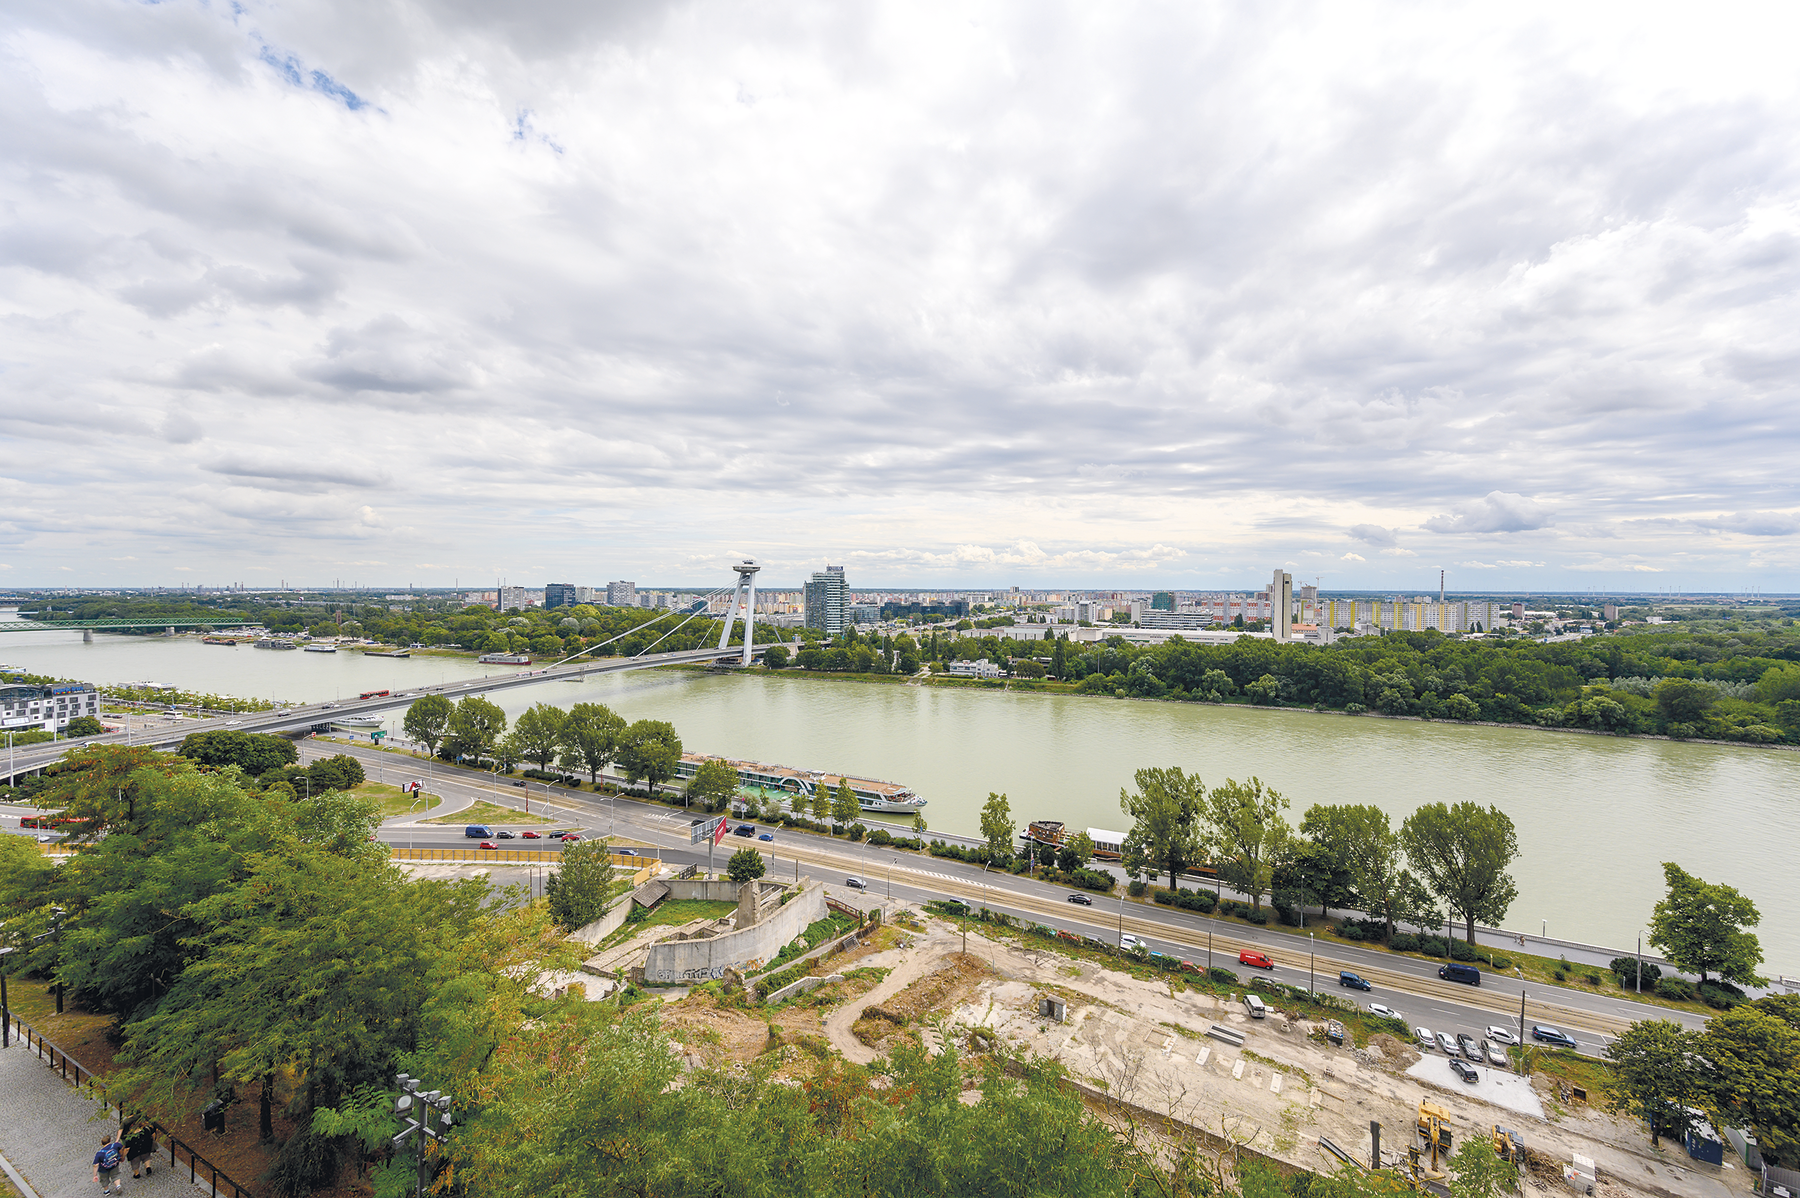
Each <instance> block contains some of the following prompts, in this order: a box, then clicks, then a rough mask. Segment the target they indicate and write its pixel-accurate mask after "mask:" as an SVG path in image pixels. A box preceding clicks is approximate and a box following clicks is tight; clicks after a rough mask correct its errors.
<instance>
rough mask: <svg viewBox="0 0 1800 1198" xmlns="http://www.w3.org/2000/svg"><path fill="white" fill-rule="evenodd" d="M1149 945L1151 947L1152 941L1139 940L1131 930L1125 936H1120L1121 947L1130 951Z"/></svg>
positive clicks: (1146, 947) (1145, 947)
mask: <svg viewBox="0 0 1800 1198" xmlns="http://www.w3.org/2000/svg"><path fill="white" fill-rule="evenodd" d="M1149 947H1150V943H1149V942H1148V941H1146V940H1139V939H1138V938H1137V937H1136V936H1133V935H1132V934H1131V933H1130V932H1127V933H1125V934H1124V935H1123V936H1121V937H1119V948H1120V949H1121V950H1123V951H1125V952H1130V951H1131V950H1132V949H1134V948H1142V949H1148V948H1149Z"/></svg>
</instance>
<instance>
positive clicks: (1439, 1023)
mask: <svg viewBox="0 0 1800 1198" xmlns="http://www.w3.org/2000/svg"><path fill="white" fill-rule="evenodd" d="M301 751H302V753H303V755H304V756H306V757H312V756H315V755H321V756H322V755H329V754H332V753H341V752H346V751H347V752H350V753H352V754H353V755H354V756H356V757H357V758H359V759H360V760H361V761H362V762H363V763H364V768H365V769H367V770H368V771H369V773H370V774H371V776H374V775H375V773H376V772H377V770H380V771H382V772H383V774H384V775H385V774H386V773H393V774H394V775H395V777H396V778H399V777H401V776H402V775H404V776H406V777H420V776H424V777H425V778H426V779H427V781H426V789H427V790H428V791H431V792H433V793H436V794H439V795H441V796H443V798H444V799H445V800H446V802H447V804H452V805H453V807H452V810H453V811H454V807H455V806H461V805H463V803H462V801H463V800H469V801H485V802H489V803H497V804H499V805H501V806H508V807H513V808H515V809H517V808H519V807H521V806H523V805H524V804H525V803H526V802H529V803H530V807H531V811H532V812H533V814H534V815H539V814H541V813H544V812H551V813H553V814H552V815H551V818H552V819H555V820H560V821H562V822H564V823H567V824H569V825H572V826H573V827H575V828H576V829H577V830H579V831H581V832H583V833H585V834H587V835H590V836H607V835H617V836H619V837H621V838H628V839H630V840H634V841H637V842H640V843H643V844H646V845H651V846H654V847H655V850H656V852H657V854H658V855H659V856H661V857H662V858H663V859H664V860H667V861H671V862H674V863H676V864H679V865H685V864H688V863H690V862H696V863H699V864H700V865H701V866H703V867H704V866H705V865H706V862H707V846H705V845H692V844H690V843H689V839H688V819H689V816H688V814H687V812H685V811H683V810H681V809H680V808H671V807H666V806H663V805H662V804H658V803H646V802H642V801H637V800H631V799H598V798H596V797H594V796H593V795H591V794H587V793H583V792H580V791H570V790H566V789H564V788H562V787H559V786H546V785H544V784H542V783H538V782H532V783H530V784H529V786H528V787H527V788H519V787H515V786H506V785H497V784H496V783H495V781H494V780H493V778H492V776H491V775H483V774H480V773H476V772H474V771H470V770H462V769H454V768H447V767H444V766H442V765H441V764H437V763H428V762H426V761H425V760H424V759H420V758H414V757H410V756H407V755H404V754H399V753H396V752H394V751H391V750H378V749H374V748H372V747H365V746H361V745H357V746H352V747H349V748H348V749H346V747H345V746H343V745H339V744H335V743H331V742H302V747H301ZM389 780H390V781H392V780H393V779H389ZM734 822H741V821H734ZM537 823H538V821H537V820H535V819H533V818H531V817H528V816H526V815H525V814H524V813H523V812H521V813H520V818H519V822H518V823H517V824H516V825H512V826H514V827H517V828H526V827H531V826H534V825H536V824H537ZM495 826H497V827H505V826H508V825H495ZM756 827H757V831H758V832H762V831H770V832H772V834H773V835H774V836H775V840H774V841H773V842H767V841H758V840H751V839H747V838H740V837H737V836H735V835H730V836H727V837H726V838H725V840H724V841H723V842H722V843H720V844H719V846H718V848H717V849H716V850H714V853H713V864H714V866H715V868H721V869H722V868H723V867H724V863H725V861H726V859H727V858H729V857H730V855H731V854H732V853H734V852H736V851H737V850H738V849H741V848H744V847H746V846H748V847H753V848H755V849H757V850H758V851H760V852H761V853H762V854H763V855H764V857H765V858H766V859H767V860H768V869H769V873H768V876H770V877H794V876H796V874H797V873H806V874H809V875H810V876H812V877H815V878H819V879H821V880H823V881H825V882H826V883H827V884H829V885H832V886H833V888H834V889H835V890H838V891H839V892H840V893H842V892H844V891H845V889H846V888H845V887H843V886H842V883H843V880H844V879H845V878H847V877H851V876H855V877H859V878H862V879H864V880H866V881H867V883H868V887H869V888H868V892H867V893H868V894H870V895H872V896H875V897H888V896H890V895H891V896H892V897H894V898H903V899H906V900H908V901H912V902H925V901H928V900H930V899H942V898H956V899H961V900H963V901H965V902H968V903H971V904H973V905H977V906H979V905H984V904H985V905H986V906H988V907H990V908H992V909H994V910H998V911H1005V912H1007V913H1008V914H1010V915H1013V916H1016V917H1019V918H1022V919H1030V920H1033V921H1035V922H1037V923H1041V924H1045V925H1047V926H1049V927H1052V928H1056V929H1057V930H1059V931H1069V932H1075V933H1077V934H1079V935H1083V936H1092V937H1095V938H1097V939H1100V940H1105V941H1107V942H1109V943H1113V944H1116V943H1118V940H1119V935H1120V933H1121V932H1129V933H1131V934H1133V935H1135V936H1139V937H1142V938H1143V939H1145V940H1147V941H1148V942H1149V944H1150V946H1151V947H1152V948H1153V949H1155V950H1156V951H1158V952H1164V953H1170V954H1173V955H1175V956H1178V957H1181V958H1183V959H1185V960H1188V961H1192V962H1194V963H1195V964H1196V965H1200V966H1202V967H1205V966H1206V965H1207V963H1208V959H1209V953H1210V960H1211V962H1212V963H1214V964H1218V965H1221V966H1224V967H1226V968H1228V969H1231V970H1232V971H1233V972H1234V973H1236V974H1237V975H1238V976H1239V977H1240V978H1242V979H1244V980H1246V981H1248V980H1249V978H1250V977H1253V976H1256V975H1257V974H1258V973H1259V972H1261V971H1259V970H1255V969H1252V968H1249V967H1247V966H1243V965H1240V964H1238V960H1237V956H1238V953H1239V952H1240V951H1242V950H1244V949H1256V950H1258V951H1261V952H1265V953H1267V954H1269V956H1270V957H1271V958H1272V959H1273V960H1274V961H1275V968H1274V970H1272V971H1270V972H1271V974H1272V976H1273V977H1275V978H1276V979H1277V980H1279V981H1282V982H1286V983H1288V984H1290V985H1295V986H1302V987H1304V986H1307V985H1308V984H1309V981H1310V982H1311V984H1312V985H1314V986H1315V988H1317V989H1320V990H1325V991H1333V992H1336V993H1339V994H1342V995H1343V996H1344V997H1346V998H1349V999H1352V1000H1353V1001H1355V1002H1357V1003H1358V1004H1359V1005H1360V1006H1362V1007H1364V1008H1366V1007H1367V1006H1368V1005H1369V1003H1370V1002H1371V1001H1373V1002H1379V1003H1384V1004H1386V1005H1388V1006H1390V1007H1393V1008H1394V1009H1396V1010H1398V1011H1400V1012H1402V1013H1403V1014H1404V1015H1405V1016H1406V1018H1407V1020H1408V1023H1409V1026H1414V1027H1417V1026H1419V1025H1424V1026H1426V1027H1429V1028H1431V1029H1432V1030H1433V1031H1447V1032H1450V1033H1451V1034H1452V1035H1454V1034H1456V1033H1457V1032H1468V1033H1469V1034H1471V1035H1473V1036H1475V1037H1476V1038H1478V1039H1479V1038H1480V1037H1481V1036H1482V1035H1483V1034H1484V1032H1485V1029H1486V1028H1487V1027H1488V1026H1489V1025H1490V1024H1498V1025H1500V1026H1503V1027H1506V1028H1509V1029H1514V1030H1515V1031H1516V1030H1517V1028H1518V1026H1519V1008H1520V1003H1519V1000H1520V994H1521V990H1524V991H1525V992H1526V994H1527V998H1526V1004H1525V1024H1526V1027H1527V1028H1529V1026H1530V1025H1531V1024H1533V1023H1546V1024H1551V1025H1553V1026H1555V1027H1558V1028H1560V1029H1562V1030H1563V1031H1566V1032H1568V1033H1570V1034H1571V1035H1572V1036H1574V1037H1575V1039H1576V1041H1577V1043H1578V1044H1579V1046H1580V1051H1582V1052H1584V1053H1587V1054H1589V1055H1598V1054H1599V1053H1600V1052H1601V1050H1602V1049H1603V1048H1604V1046H1605V1044H1606V1043H1607V1042H1608V1041H1610V1040H1611V1039H1612V1038H1613V1037H1614V1036H1616V1035H1618V1033H1619V1032H1621V1031H1623V1030H1624V1029H1625V1028H1626V1027H1627V1026H1628V1025H1629V1024H1630V1023H1632V1022H1633V1021H1634V1020H1638V1019H1644V1018H1668V1019H1675V1020H1678V1021H1679V1022H1681V1023H1682V1024H1683V1025H1684V1026H1687V1027H1690V1028H1695V1029H1698V1028H1700V1027H1703V1026H1704V1025H1705V1020H1704V1019H1703V1018H1702V1017H1700V1016H1698V1015H1693V1014H1690V1013H1687V1012H1678V1011H1673V1010H1669V1009H1667V1008H1663V1007H1653V1006H1649V1005H1647V1004H1642V1003H1637V1002H1633V1001H1631V1000H1630V999H1625V998H1614V997H1611V996H1608V995H1601V994H1589V993H1585V992H1583V991H1578V990H1569V989H1563V988H1561V987H1556V986H1550V985H1542V986H1540V985H1537V984H1536V983H1531V984H1528V985H1523V986H1522V985H1521V983H1520V982H1519V981H1518V980H1517V979H1509V978H1507V977H1505V976H1504V975H1500V974H1495V973H1491V972H1487V971H1484V972H1483V975H1482V977H1483V985H1481V986H1480V987H1471V986H1466V985H1461V984H1458V983H1454V982H1447V981H1442V980H1440V979H1439V978H1438V976H1437V964H1436V963H1435V962H1433V961H1428V960H1423V959H1420V958H1416V957H1405V956H1400V955H1398V954H1393V953H1388V952H1384V951H1381V950H1379V949H1365V948H1358V947H1355V946H1352V945H1346V944H1340V943H1336V942H1331V943H1318V944H1315V943H1313V942H1312V941H1311V940H1310V939H1309V938H1308V937H1307V936H1306V935H1305V934H1304V933H1299V932H1295V931H1293V930H1289V929H1279V928H1257V927H1251V926H1249V925H1246V924H1241V923H1233V922H1228V921H1223V920H1215V919H1210V918H1208V917H1206V916H1203V915H1200V914H1198V913H1196V912H1190V911H1182V910H1177V909H1173V908H1169V907H1159V906H1155V905H1152V904H1148V903H1128V902H1126V901H1124V898H1123V896H1119V897H1107V896H1102V895H1095V896H1093V898H1094V905H1093V906H1091V907H1086V906H1080V905H1078V904H1075V903H1071V902H1069V901H1068V894H1069V891H1068V889H1067V888H1065V887H1060V886H1051V885H1049V884H1047V883H1044V882H1040V881H1037V880H1034V879H1031V878H1022V877H1015V876H1013V875H1011V874H996V873H995V872H994V871H992V870H983V869H981V868H979V867H977V866H973V865H967V864H964V863H963V862H960V861H952V860H948V859H945V858H939V857H922V856H919V855H916V854H913V853H906V852H896V851H894V850H892V849H885V850H884V849H881V848H878V847H875V846H872V845H868V844H850V843H848V842H846V841H842V840H833V839H831V838H830V837H825V836H817V835H813V834H809V833H806V832H801V831H797V830H794V829H782V828H779V827H769V826H766V825H762V824H757V825H756ZM380 836H381V839H382V840H384V841H386V842H387V843H389V844H392V845H395V846H396V847H400V848H405V847H414V848H461V849H472V848H473V847H474V844H475V842H474V841H472V840H470V839H468V838H466V837H464V836H463V835H462V825H461V824H459V823H450V824H448V825H429V824H409V823H403V822H390V824H389V825H388V826H386V827H384V828H383V829H382V831H381V833H380ZM504 847H508V848H528V847H529V848H549V849H555V848H559V847H560V844H559V842H557V841H554V840H541V841H535V842H532V841H518V840H515V841H511V842H509V843H505V845H504ZM1309 952H1310V954H1311V960H1310V966H1311V970H1310V973H1309V968H1308V967H1309ZM1340 969H1349V970H1353V971H1355V972H1356V973H1358V974H1360V975H1361V976H1362V977H1364V978H1367V979H1369V980H1370V981H1371V982H1372V983H1373V984H1374V990H1373V991H1370V992H1361V991H1356V990H1349V989H1339V988H1338V986H1337V975H1338V971H1339V970H1340Z"/></svg>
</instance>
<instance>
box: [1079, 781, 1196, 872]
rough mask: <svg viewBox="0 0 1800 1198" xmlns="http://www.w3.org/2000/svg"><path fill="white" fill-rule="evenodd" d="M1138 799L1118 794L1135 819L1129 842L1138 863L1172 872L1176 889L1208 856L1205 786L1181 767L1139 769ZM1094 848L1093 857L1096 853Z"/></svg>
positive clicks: (1124, 808)
mask: <svg viewBox="0 0 1800 1198" xmlns="http://www.w3.org/2000/svg"><path fill="white" fill-rule="evenodd" d="M1132 780H1133V781H1134V782H1136V783H1137V793H1136V794H1132V793H1129V792H1127V791H1126V790H1124V789H1123V788H1121V789H1120V791H1119V807H1120V809H1121V810H1122V811H1124V813H1125V814H1126V815H1128V816H1130V817H1131V820H1132V825H1131V833H1130V835H1128V836H1127V837H1126V842H1127V844H1128V845H1129V846H1131V847H1133V848H1134V849H1135V852H1134V854H1133V856H1134V857H1139V858H1142V859H1143V860H1144V861H1145V862H1147V863H1148V864H1150V865H1152V866H1155V867H1157V868H1160V869H1166V870H1168V871H1169V885H1170V887H1171V888H1173V887H1175V886H1176V878H1177V877H1178V876H1179V875H1180V873H1181V871H1182V870H1184V869H1186V868H1187V867H1188V866H1190V865H1193V864H1195V863H1196V862H1197V861H1198V860H1199V859H1200V857H1201V854H1202V853H1203V852H1204V851H1205V849H1204V841H1203V839H1202V837H1201V835H1200V817H1201V814H1202V812H1203V811H1204V809H1205V805H1206V785H1205V783H1203V782H1201V781H1200V779H1199V777H1198V776H1196V775H1193V774H1186V773H1183V772H1182V771H1181V768H1180V767H1179V766H1171V767H1170V768H1168V769H1155V768H1148V769H1141V770H1139V771H1137V773H1136V774H1134V775H1133V776H1132ZM1092 847H1093V846H1092V842H1090V843H1089V851H1090V852H1091V851H1092Z"/></svg>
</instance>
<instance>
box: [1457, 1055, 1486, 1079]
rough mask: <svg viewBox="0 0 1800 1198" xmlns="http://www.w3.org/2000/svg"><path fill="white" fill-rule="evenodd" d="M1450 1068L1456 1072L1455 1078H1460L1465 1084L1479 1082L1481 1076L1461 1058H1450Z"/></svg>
mask: <svg viewBox="0 0 1800 1198" xmlns="http://www.w3.org/2000/svg"><path fill="white" fill-rule="evenodd" d="M1450 1068H1451V1069H1453V1070H1455V1071H1456V1076H1458V1077H1460V1078H1462V1079H1463V1080H1464V1081H1466V1082H1478V1081H1480V1080H1481V1074H1480V1073H1478V1072H1477V1071H1476V1069H1475V1066H1473V1065H1471V1064H1469V1063H1468V1062H1467V1061H1465V1060H1463V1059H1462V1058H1461V1057H1451V1058H1450Z"/></svg>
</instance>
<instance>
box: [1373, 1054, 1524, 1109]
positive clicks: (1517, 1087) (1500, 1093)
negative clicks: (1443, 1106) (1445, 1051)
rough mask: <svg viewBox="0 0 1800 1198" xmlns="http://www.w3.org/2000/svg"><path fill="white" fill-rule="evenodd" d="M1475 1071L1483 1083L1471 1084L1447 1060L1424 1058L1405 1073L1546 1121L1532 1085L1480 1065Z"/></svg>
mask: <svg viewBox="0 0 1800 1198" xmlns="http://www.w3.org/2000/svg"><path fill="white" fill-rule="evenodd" d="M1475 1068H1476V1072H1478V1073H1479V1074H1481V1080H1479V1081H1477V1082H1474V1083H1470V1082H1466V1081H1464V1080H1463V1079H1462V1078H1460V1077H1458V1076H1456V1074H1455V1073H1453V1072H1451V1070H1450V1060H1449V1058H1448V1057H1439V1056H1430V1057H1421V1058H1420V1059H1419V1062H1418V1064H1416V1065H1414V1066H1413V1067H1412V1068H1410V1069H1408V1070H1407V1071H1406V1076H1408V1077H1416V1078H1418V1079H1419V1080H1420V1081H1427V1082H1431V1083H1433V1084H1434V1085H1439V1086H1443V1087H1444V1088H1445V1089H1451V1090H1455V1091H1456V1092H1457V1093H1458V1094H1461V1095H1462V1096H1463V1097H1465V1098H1473V1099H1475V1100H1476V1101H1477V1102H1491V1103H1493V1104H1494V1105H1495V1106H1500V1107H1505V1108H1506V1109H1507V1110H1509V1111H1514V1112H1517V1113H1518V1114H1521V1115H1530V1116H1531V1117H1532V1118H1533V1119H1542V1118H1543V1117H1544V1104H1543V1101H1542V1100H1541V1099H1539V1098H1538V1096H1537V1092H1536V1091H1535V1090H1533V1089H1532V1088H1531V1083H1530V1082H1529V1081H1527V1080H1526V1079H1524V1078H1522V1077H1519V1076H1517V1075H1515V1074H1511V1073H1502V1072H1501V1071H1499V1070H1498V1069H1483V1068H1482V1067H1481V1066H1479V1065H1477V1066H1476V1067H1475Z"/></svg>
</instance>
